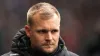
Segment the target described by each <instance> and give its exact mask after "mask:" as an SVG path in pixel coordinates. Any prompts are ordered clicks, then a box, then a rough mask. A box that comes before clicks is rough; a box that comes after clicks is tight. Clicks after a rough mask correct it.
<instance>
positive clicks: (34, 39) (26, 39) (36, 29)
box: [3, 2, 78, 56]
mask: <svg viewBox="0 0 100 56" xmlns="http://www.w3.org/2000/svg"><path fill="white" fill-rule="evenodd" d="M60 20H61V19H60V14H59V12H58V11H57V9H56V8H55V7H54V6H52V5H51V4H49V3H45V2H43V3H37V4H35V5H33V6H32V7H31V8H30V9H29V10H28V12H27V25H25V27H24V28H23V29H21V30H20V31H18V33H17V34H16V35H15V37H14V40H13V44H12V49H11V51H10V52H9V53H7V54H4V55H3V56H10V55H11V56H14V55H15V56H78V55H76V54H74V53H72V52H70V51H68V50H67V48H66V47H65V44H64V41H63V40H62V38H61V37H60Z"/></svg>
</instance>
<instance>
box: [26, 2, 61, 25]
mask: <svg viewBox="0 0 100 56" xmlns="http://www.w3.org/2000/svg"><path fill="white" fill-rule="evenodd" d="M41 9H42V10H41ZM49 10H51V11H53V12H54V13H56V14H57V15H58V16H59V18H60V14H59V12H58V10H57V9H56V8H55V7H54V6H53V5H51V4H49V3H46V2H41V3H37V4H35V5H33V6H32V7H30V9H29V10H28V12H27V24H28V25H32V23H33V22H32V16H33V15H35V14H36V13H38V12H39V11H43V15H50V13H52V12H51V11H49ZM48 12H49V13H48ZM52 14H53V13H52Z"/></svg>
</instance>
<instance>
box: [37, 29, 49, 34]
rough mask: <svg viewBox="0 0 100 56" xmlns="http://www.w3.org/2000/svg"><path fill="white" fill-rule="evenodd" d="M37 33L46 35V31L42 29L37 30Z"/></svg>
mask: <svg viewBox="0 0 100 56" xmlns="http://www.w3.org/2000/svg"><path fill="white" fill-rule="evenodd" d="M37 32H38V33H47V32H48V31H47V30H45V29H42V30H37Z"/></svg>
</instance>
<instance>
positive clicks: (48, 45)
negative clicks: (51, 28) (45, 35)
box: [43, 44, 54, 48]
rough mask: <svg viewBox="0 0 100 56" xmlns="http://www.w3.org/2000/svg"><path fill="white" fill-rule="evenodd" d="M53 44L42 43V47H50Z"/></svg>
mask: <svg viewBox="0 0 100 56" xmlns="http://www.w3.org/2000/svg"><path fill="white" fill-rule="evenodd" d="M53 46H54V44H44V45H43V47H48V48H51V47H53Z"/></svg>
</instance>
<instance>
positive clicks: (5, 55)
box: [1, 51, 19, 56]
mask: <svg viewBox="0 0 100 56" xmlns="http://www.w3.org/2000/svg"><path fill="white" fill-rule="evenodd" d="M16 55H17V56H19V54H17V53H13V52H11V51H10V52H8V53H5V54H3V55H1V56H16Z"/></svg>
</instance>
